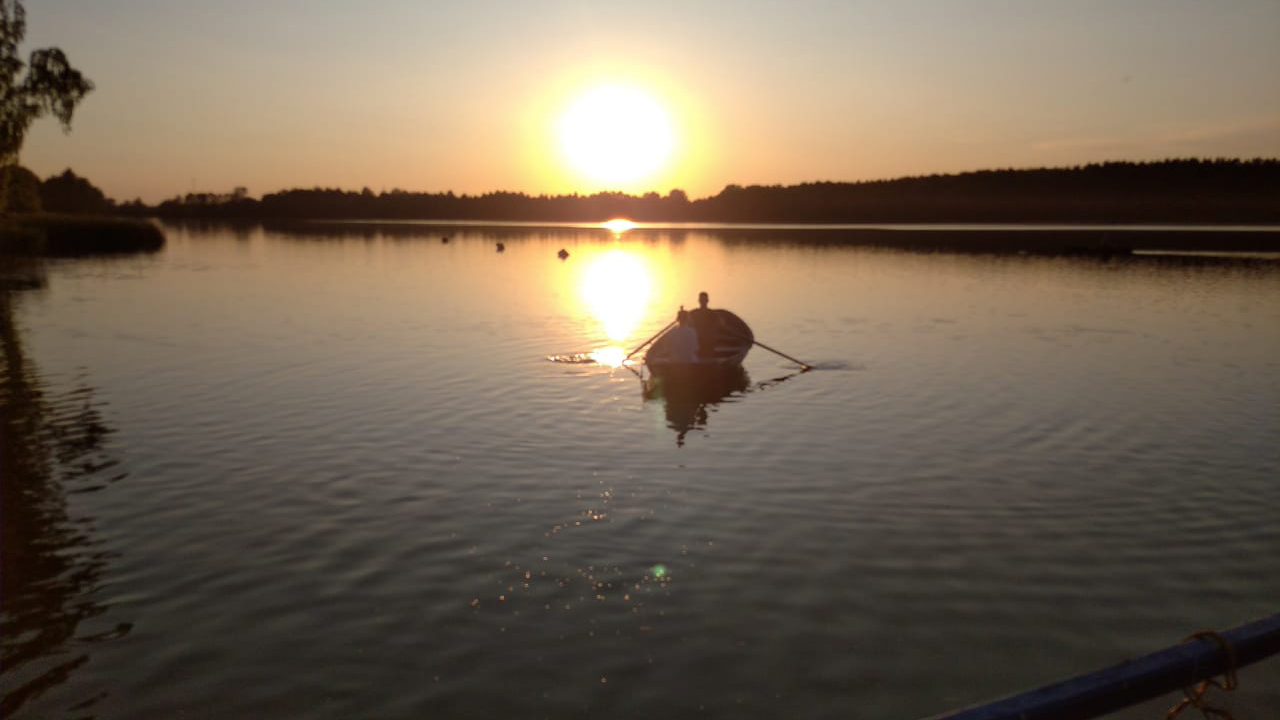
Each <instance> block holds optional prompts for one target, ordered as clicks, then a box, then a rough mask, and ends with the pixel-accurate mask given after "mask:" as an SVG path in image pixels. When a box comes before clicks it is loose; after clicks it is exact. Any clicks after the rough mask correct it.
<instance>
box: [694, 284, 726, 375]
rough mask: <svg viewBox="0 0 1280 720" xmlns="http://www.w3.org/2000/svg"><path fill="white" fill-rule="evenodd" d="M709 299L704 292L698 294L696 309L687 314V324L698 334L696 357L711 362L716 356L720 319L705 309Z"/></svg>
mask: <svg viewBox="0 0 1280 720" xmlns="http://www.w3.org/2000/svg"><path fill="white" fill-rule="evenodd" d="M710 300H711V298H710V296H708V295H707V293H706V291H705V290H704V291H703V292H700V293H698V308H697V309H696V310H694V311H693V312H690V313H689V324H690V325H692V326H693V329H694V331H696V332H697V333H698V356H699V357H701V358H704V359H706V360H711V359H713V358H714V357H715V354H716V340H718V339H719V336H720V318H719V317H717V316H716V311H715V310H712V309H711V308H709V307H707V303H708V302H710Z"/></svg>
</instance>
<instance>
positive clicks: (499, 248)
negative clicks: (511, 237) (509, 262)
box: [498, 243, 507, 252]
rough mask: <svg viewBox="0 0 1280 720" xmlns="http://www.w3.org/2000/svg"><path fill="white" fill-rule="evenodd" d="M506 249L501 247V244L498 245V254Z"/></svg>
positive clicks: (503, 246)
mask: <svg viewBox="0 0 1280 720" xmlns="http://www.w3.org/2000/svg"><path fill="white" fill-rule="evenodd" d="M506 249H507V246H506V245H503V244H502V243H498V252H502V251H503V250H506Z"/></svg>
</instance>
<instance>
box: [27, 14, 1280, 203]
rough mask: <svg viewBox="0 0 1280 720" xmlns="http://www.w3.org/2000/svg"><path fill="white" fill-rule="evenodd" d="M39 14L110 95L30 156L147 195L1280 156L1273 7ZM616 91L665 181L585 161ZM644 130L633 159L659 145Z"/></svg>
mask: <svg viewBox="0 0 1280 720" xmlns="http://www.w3.org/2000/svg"><path fill="white" fill-rule="evenodd" d="M27 9H28V35H27V41H26V43H25V45H24V51H27V50H30V49H33V48H36V47H43V46H47V45H57V46H59V47H61V48H63V49H64V50H65V51H66V52H67V53H68V55H69V57H70V59H71V61H72V63H73V64H74V65H75V66H76V67H78V68H79V69H81V70H82V71H83V72H84V73H85V74H86V75H87V76H88V77H90V78H91V79H92V80H93V81H94V82H95V83H96V85H97V89H96V90H95V91H94V92H93V93H92V94H91V95H90V96H89V97H88V98H87V99H86V100H85V102H84V103H83V105H82V106H81V107H80V108H79V109H78V110H77V113H76V117H75V121H74V124H73V131H72V133H71V134H69V135H64V134H63V133H62V132H61V130H60V128H59V127H58V124H57V122H56V121H53V120H49V119H45V120H41V121H39V122H38V123H37V124H36V126H34V127H33V129H32V131H31V133H30V134H29V136H28V140H27V144H26V148H25V149H24V152H23V157H22V161H23V163H24V164H26V165H28V166H29V167H31V168H32V169H33V170H35V171H36V172H37V173H38V174H40V175H41V176H46V175H49V174H52V173H55V172H60V171H61V170H62V169H63V168H66V167H71V168H73V169H74V170H75V171H76V172H78V173H80V174H82V175H85V176H87V177H89V178H90V179H91V180H92V181H93V182H94V183H95V184H97V185H98V186H100V187H101V188H103V190H104V191H106V192H107V194H108V195H109V196H112V197H115V198H117V199H120V200H125V199H130V198H133V197H142V198H143V199H144V200H147V201H150V202H154V201H158V200H162V199H165V198H167V197H172V196H174V195H177V194H183V193H187V192H192V191H211V192H226V191H229V190H231V188H233V187H235V186H241V185H242V186H246V187H248V188H249V191H250V194H252V195H255V196H257V195H261V194H262V193H265V192H271V191H274V190H278V189H282V188H287V187H313V186H331V187H332V186H336V187H342V188H350V189H359V188H361V187H364V186H368V187H370V188H372V189H373V190H375V191H378V190H383V189H392V188H397V187H398V188H403V189H408V190H422V191H433V192H434V191H445V190H453V191H455V192H467V193H479V192H485V191H489V190H517V191H523V192H529V193H534V194H537V193H544V192H545V193H561V192H593V191H596V190H601V189H623V190H627V191H630V192H639V191H644V190H649V189H652V190H656V191H658V192H662V193H665V192H667V191H668V190H670V189H671V188H675V187H679V188H682V189H684V190H686V191H687V192H689V194H690V195H691V196H694V197H700V196H705V195H710V194H714V193H716V192H718V191H719V190H720V189H721V188H722V187H723V186H724V185H726V184H729V183H738V184H752V183H796V182H803V181H810V180H862V179H875V178H886V177H896V176H901V175H910V174H927V173H934V172H956V171H963V170H973V169H982V168H994V167H1032V166H1059V165H1074V164H1080V163H1086V162H1093V161H1100V160H1108V159H1126V160H1144V159H1161V158H1167V157H1188V156H1197V157H1277V156H1280V42H1276V38H1280V3H1276V2H1274V0H1235V1H1234V2H1232V3H1228V4H1220V3H1204V2H1192V1H1190V0H1145V1H1142V2H1134V1H1130V2H1078V3H1077V2H1073V3H1063V2H1033V1H1028V2H1021V3H1007V2H969V1H966V2H951V1H949V0H936V1H932V2H921V1H906V2H895V3H881V2H869V1H868V2H856V1H851V2H839V3H837V2H796V3H789V4H780V3H766V2H763V1H754V0H739V1H737V2H722V1H720V0H715V1H711V2H704V3H697V4H688V3H676V2H648V3H644V4H628V3H610V4H592V3H585V2H580V1H575V2H569V1H567V0H557V1H551V2H539V1H530V2H520V3H515V2H497V1H488V2H486V1H481V2H474V3H467V4H465V5H464V4H462V3H458V4H456V5H451V4H443V3H419V2H410V1H409V0H389V1H388V2H383V3H379V4H378V5H377V6H376V8H373V7H365V6H364V5H360V4H354V3H336V2H331V1H329V0H316V1H315V2H308V3H305V4H303V3H301V2H283V1H275V2H271V1H265V0H264V1H263V2H244V1H242V0H235V1H234V2H228V3H219V4H216V5H213V4H209V3H196V2H191V1H178V0H167V1H162V0H121V2H113V3H107V4H103V3H84V2H79V1H76V0H41V2H39V3H28V8H27ZM601 84H606V85H614V86H623V87H627V88H632V89H634V90H636V91H637V92H643V93H646V94H647V95H648V96H649V97H651V98H653V100H654V102H656V103H657V104H658V105H659V106H660V107H661V108H662V109H663V111H664V113H665V114H666V116H667V117H668V118H669V121H670V130H671V138H670V139H671V142H670V152H669V154H668V155H667V160H666V161H665V162H663V163H661V164H660V166H659V167H657V168H656V170H655V171H654V172H652V173H648V174H645V175H643V176H642V177H633V178H629V179H620V178H622V177H623V176H626V175H627V173H626V172H624V171H623V170H625V168H624V169H620V170H619V171H618V172H615V173H612V174H611V175H612V177H604V178H602V177H596V176H592V175H590V174H588V173H585V172H583V171H582V168H581V167H579V166H577V165H574V164H573V163H571V162H570V161H568V160H567V159H566V153H571V152H572V150H571V149H569V148H566V147H564V143H563V141H562V139H561V137H560V136H561V133H560V130H559V128H560V127H561V126H562V117H563V115H564V113H565V112H566V110H567V108H568V107H569V106H570V105H571V104H572V103H573V102H574V101H575V100H576V99H577V98H579V97H581V94H582V93H583V92H584V91H586V90H587V89H588V88H591V87H594V86H599V85H601ZM615 114H619V115H625V116H626V117H633V116H640V115H643V112H641V111H638V110H636V109H635V108H634V107H633V108H631V109H630V110H626V109H623V110H618V111H616V112H615ZM620 122H621V120H620ZM644 134H645V133H644V131H643V130H636V131H635V132H634V133H633V135H632V138H631V140H629V141H626V145H627V147H628V148H629V149H630V150H631V153H630V155H629V156H628V157H632V158H635V157H638V156H645V155H646V154H647V155H652V154H654V152H653V151H649V150H646V149H645V148H646V146H645V144H644V143H646V142H651V139H645V137H644ZM578 152H579V153H581V152H582V149H581V148H579V150H578ZM619 157H622V156H621V155H620V156H619ZM617 162H619V163H622V162H632V163H635V162H638V161H637V160H635V159H632V160H627V161H623V160H619V161H617ZM605 174H606V175H610V173H605ZM597 175H599V173H597Z"/></svg>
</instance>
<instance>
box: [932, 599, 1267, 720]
mask: <svg viewBox="0 0 1280 720" xmlns="http://www.w3.org/2000/svg"><path fill="white" fill-rule="evenodd" d="M1217 636H1218V637H1220V638H1222V640H1223V641H1225V643H1226V645H1228V646H1230V653H1229V652H1228V650H1227V648H1226V647H1224V646H1223V644H1221V643H1219V642H1218V641H1217V640H1215V639H1213V638H1212V637H1201V638H1197V639H1195V640H1188V641H1186V642H1183V643H1181V644H1179V645H1175V646H1173V647H1170V648H1166V649H1164V650H1160V651H1157V652H1153V653H1151V654H1149V655H1143V656H1142V657H1139V658H1135V659H1133V660H1127V661H1125V662H1122V663H1120V664H1118V665H1113V666H1111V667H1109V668H1104V669H1102V670H1097V671H1095V672H1091V673H1086V674H1084V675H1079V676H1077V677H1074V678H1071V679H1070V680H1064V681H1062V682H1059V683H1054V684H1052V685H1045V686H1044V687H1039V688H1036V689H1034V690H1028V691H1027V692H1024V693H1019V694H1017V695H1013V696H1010V697H1007V698H1004V699H1003V700H996V701H994V702H989V703H985V704H982V705H978V706H975V707H971V708H967V709H965V710H960V711H957V712H952V713H945V714H943V715H936V716H934V717H933V718H930V719H929V720H1087V719H1088V718H1093V717H1097V716H1099V715H1104V714H1106V713H1109V712H1114V711H1116V710H1119V709H1121V708H1124V707H1128V706H1129V705H1132V704H1134V703H1138V702H1142V701H1143V700H1150V699H1151V698H1154V697H1158V696H1160V695H1164V694H1167V693H1172V692H1177V691H1180V690H1182V689H1183V688H1187V687H1191V686H1193V685H1195V684H1196V683H1198V682H1200V681H1202V680H1206V679H1208V678H1212V677H1214V676H1217V675H1221V674H1223V673H1226V672H1228V671H1231V670H1234V669H1236V668H1242V667H1244V666H1246V665H1249V664H1251V663H1255V662H1257V661H1259V660H1262V659H1264V658H1266V657H1269V656H1270V655H1273V654H1275V653H1277V652H1280V613H1276V614H1275V615H1270V616H1268V617H1265V618H1262V619H1260V620H1255V621H1253V622H1250V623H1246V624H1244V625H1240V626H1238V627H1234V628H1231V629H1230V630H1223V631H1221V632H1219V633H1217ZM1232 655H1234V658H1233V657H1232Z"/></svg>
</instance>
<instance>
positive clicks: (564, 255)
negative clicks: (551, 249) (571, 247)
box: [556, 248, 569, 260]
mask: <svg viewBox="0 0 1280 720" xmlns="http://www.w3.org/2000/svg"><path fill="white" fill-rule="evenodd" d="M556 255H559V256H560V259H561V260H563V259H565V258H567V257H569V251H568V250H565V249H564V248H560V252H558V253H556Z"/></svg>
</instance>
